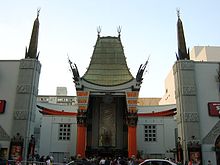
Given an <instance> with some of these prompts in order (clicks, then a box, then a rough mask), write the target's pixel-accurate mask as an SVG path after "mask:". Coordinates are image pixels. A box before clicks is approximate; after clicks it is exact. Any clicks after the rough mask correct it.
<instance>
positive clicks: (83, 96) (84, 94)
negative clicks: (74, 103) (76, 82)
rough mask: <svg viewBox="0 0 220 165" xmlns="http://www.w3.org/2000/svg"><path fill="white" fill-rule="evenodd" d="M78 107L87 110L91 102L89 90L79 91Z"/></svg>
mask: <svg viewBox="0 0 220 165" xmlns="http://www.w3.org/2000/svg"><path fill="white" fill-rule="evenodd" d="M76 94H77V100H78V107H79V110H81V111H86V110H87V108H88V103H89V92H88V91H77V92H76Z"/></svg>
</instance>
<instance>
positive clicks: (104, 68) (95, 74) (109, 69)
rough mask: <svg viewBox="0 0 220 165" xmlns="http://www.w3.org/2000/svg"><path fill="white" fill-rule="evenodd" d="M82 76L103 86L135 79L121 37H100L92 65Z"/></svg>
mask: <svg viewBox="0 0 220 165" xmlns="http://www.w3.org/2000/svg"><path fill="white" fill-rule="evenodd" d="M82 78H83V79H84V80H86V81H88V82H90V83H93V84H97V85H101V86H116V85H120V84H124V83H127V82H128V81H131V80H132V79H133V76H132V75H131V73H130V71H129V69H128V67H127V63H126V59H125V55H124V51H123V47H122V44H121V41H120V38H119V37H109V36H108V37H98V39H97V42H96V45H95V48H94V51H93V55H92V58H91V61H90V65H89V67H88V69H87V71H86V73H85V74H84V76H83V77H82Z"/></svg>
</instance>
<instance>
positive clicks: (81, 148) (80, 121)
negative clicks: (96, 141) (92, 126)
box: [76, 112, 87, 157]
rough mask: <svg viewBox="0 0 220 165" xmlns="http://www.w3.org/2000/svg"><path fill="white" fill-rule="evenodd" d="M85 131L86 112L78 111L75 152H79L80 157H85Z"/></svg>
mask: <svg viewBox="0 0 220 165" xmlns="http://www.w3.org/2000/svg"><path fill="white" fill-rule="evenodd" d="M86 132H87V129H86V114H85V112H81V113H80V112H78V115H77V144H76V154H77V155H78V154H80V155H81V156H82V157H85V151H86Z"/></svg>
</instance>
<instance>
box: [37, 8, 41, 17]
mask: <svg viewBox="0 0 220 165" xmlns="http://www.w3.org/2000/svg"><path fill="white" fill-rule="evenodd" d="M39 15H40V8H38V9H37V18H38V17H39Z"/></svg>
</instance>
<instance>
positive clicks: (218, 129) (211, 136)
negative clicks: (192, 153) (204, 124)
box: [202, 121, 220, 144]
mask: <svg viewBox="0 0 220 165" xmlns="http://www.w3.org/2000/svg"><path fill="white" fill-rule="evenodd" d="M219 134H220V121H218V123H217V124H216V125H215V126H214V127H213V128H212V129H211V131H210V132H209V133H208V134H207V135H206V136H205V137H204V138H203V139H202V142H203V143H204V144H215V140H216V138H217V137H218V136H219Z"/></svg>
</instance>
